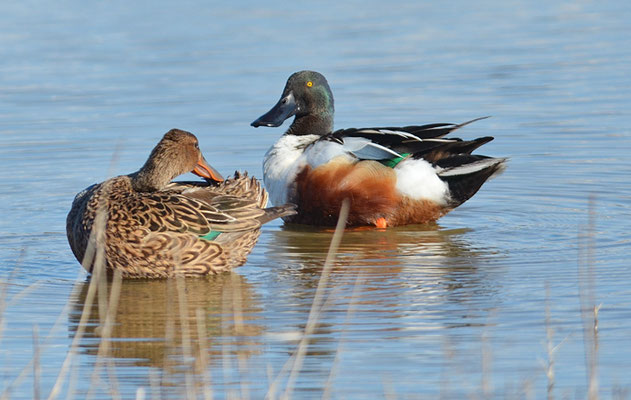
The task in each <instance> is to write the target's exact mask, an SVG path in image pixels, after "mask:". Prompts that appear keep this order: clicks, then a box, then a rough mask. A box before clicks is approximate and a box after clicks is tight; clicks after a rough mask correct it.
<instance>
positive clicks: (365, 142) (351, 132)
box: [326, 117, 492, 162]
mask: <svg viewBox="0 0 631 400" xmlns="http://www.w3.org/2000/svg"><path fill="white" fill-rule="evenodd" d="M482 118H487V117H482ZM482 118H477V119H474V120H471V121H467V122H464V123H462V124H447V123H438V124H428V125H418V126H417V125H412V126H404V127H382V128H363V129H356V128H351V129H341V130H338V131H335V132H333V133H332V134H330V135H328V136H327V137H326V138H327V140H332V141H336V142H338V143H340V144H342V145H343V146H344V148H345V149H346V150H347V151H348V152H350V153H352V154H353V155H355V156H356V157H357V158H359V159H362V160H389V159H394V158H397V157H403V156H408V155H413V156H414V157H415V158H426V159H427V160H428V161H431V162H434V161H435V160H438V159H440V158H441V157H440V156H441V155H443V154H463V153H464V154H470V153H471V151H473V150H474V149H476V148H477V147H479V146H481V145H482V144H484V143H486V142H488V141H490V140H492V138H490V137H485V138H480V139H476V140H474V141H463V140H462V139H459V138H443V136H445V135H447V134H448V133H450V132H453V131H454V130H456V129H458V128H461V127H463V126H465V125H467V124H470V123H472V122H475V121H478V120H480V119H482Z"/></svg>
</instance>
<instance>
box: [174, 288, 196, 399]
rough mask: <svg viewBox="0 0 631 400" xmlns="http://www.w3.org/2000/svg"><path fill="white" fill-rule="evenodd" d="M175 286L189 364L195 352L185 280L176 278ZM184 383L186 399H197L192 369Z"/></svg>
mask: <svg viewBox="0 0 631 400" xmlns="http://www.w3.org/2000/svg"><path fill="white" fill-rule="evenodd" d="M175 284H176V287H177V295H178V296H177V297H178V305H179V314H180V327H181V329H182V353H183V362H184V363H188V362H189V360H191V359H192V358H193V351H192V346H191V329H190V326H189V323H188V300H187V297H186V283H185V282H184V278H182V277H180V276H177V277H176V278H175ZM184 381H185V384H186V397H187V398H188V399H191V400H194V399H195V398H196V397H197V393H196V390H195V384H194V381H193V376H192V375H191V368H186V372H185V373H184Z"/></svg>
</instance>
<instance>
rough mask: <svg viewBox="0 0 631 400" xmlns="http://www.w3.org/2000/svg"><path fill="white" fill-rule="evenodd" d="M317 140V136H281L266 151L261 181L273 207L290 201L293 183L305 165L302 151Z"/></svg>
mask: <svg viewBox="0 0 631 400" xmlns="http://www.w3.org/2000/svg"><path fill="white" fill-rule="evenodd" d="M318 138H319V136H317V135H304V136H296V135H283V136H282V137H281V138H280V139H279V140H278V141H277V142H276V143H275V144H274V145H273V146H272V147H270V149H269V150H268V151H267V153H266V154H265V158H264V159H263V181H264V182H265V187H266V188H267V191H268V192H269V194H270V200H271V202H272V204H273V205H275V206H279V205H282V204H285V203H287V202H290V201H291V199H292V197H293V196H292V194H293V193H292V192H293V190H294V188H293V181H294V179H295V178H296V175H297V174H298V172H299V171H300V169H302V167H303V166H305V165H306V160H305V157H304V155H303V150H304V149H305V147H307V146H309V144H310V143H312V142H314V141H315V140H317V139H318Z"/></svg>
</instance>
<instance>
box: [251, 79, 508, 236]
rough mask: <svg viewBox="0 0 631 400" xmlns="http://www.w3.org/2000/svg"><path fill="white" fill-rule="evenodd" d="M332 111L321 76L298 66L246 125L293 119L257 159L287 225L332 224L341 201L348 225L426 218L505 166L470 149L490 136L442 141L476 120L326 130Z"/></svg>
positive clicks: (455, 202)
mask: <svg viewBox="0 0 631 400" xmlns="http://www.w3.org/2000/svg"><path fill="white" fill-rule="evenodd" d="M333 112H334V108H333V94H332V93H331V89H330V88H329V84H328V83H327V81H326V79H325V78H324V76H322V75H321V74H319V73H318V72H314V71H301V72H296V73H294V74H293V75H291V76H290V77H289V79H288V81H287V84H286V85H285V90H284V91H283V94H282V96H281V98H280V100H279V101H278V103H277V104H276V105H275V106H274V107H273V108H272V109H271V110H270V111H269V112H267V113H266V114H264V115H263V116H261V117H260V118H258V119H257V120H256V121H254V122H252V124H251V125H252V126H254V127H259V126H273V127H277V126H280V125H281V124H282V123H283V121H284V120H286V119H287V118H289V117H292V116H295V119H294V121H293V123H292V124H291V126H290V127H289V129H288V130H287V132H285V134H284V135H283V136H282V137H281V138H280V140H278V141H277V142H276V144H274V145H273V146H272V147H271V148H270V149H269V151H268V152H267V154H266V155H265V159H264V162H263V172H264V179H265V185H266V187H267V190H268V191H269V192H270V196H271V200H272V203H273V204H284V203H287V202H289V203H294V204H296V205H297V214H296V215H293V216H289V217H285V218H284V219H285V220H286V221H287V222H294V223H302V224H310V225H320V226H331V225H335V223H336V221H337V216H338V212H339V209H340V205H341V202H342V201H343V200H344V199H345V198H348V199H350V201H351V207H350V214H349V217H348V221H347V222H348V224H349V225H355V226H357V225H374V226H377V227H380V228H385V227H388V226H397V225H404V224H417V223H428V222H432V221H435V220H437V219H438V218H440V217H441V216H443V215H444V214H446V213H447V212H449V211H450V210H452V209H454V208H455V207H457V206H459V205H460V204H462V203H464V202H465V201H466V200H467V199H469V198H470V197H471V196H473V195H474V194H475V193H476V192H477V191H478V189H479V188H480V186H482V184H483V183H484V182H485V181H486V180H487V179H489V178H490V177H491V176H493V175H495V174H497V173H498V172H500V171H502V170H503V168H504V165H505V161H506V159H504V158H491V157H486V156H481V155H472V154H471V152H473V151H474V150H475V149H476V148H478V147H479V146H481V145H483V144H484V143H487V142H489V141H491V140H493V138H492V137H488V136H487V137H482V138H478V139H475V140H470V141H463V140H461V139H456V138H443V136H445V135H447V134H448V133H450V132H451V131H453V130H456V129H458V128H460V127H462V126H464V125H466V124H469V123H471V122H473V121H476V120H473V121H469V122H465V123H463V124H459V125H456V124H430V125H421V126H405V127H396V128H365V129H341V130H337V131H333ZM478 119H480V118H478Z"/></svg>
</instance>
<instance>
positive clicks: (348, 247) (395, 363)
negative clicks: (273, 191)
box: [0, 1, 631, 399]
mask: <svg viewBox="0 0 631 400" xmlns="http://www.w3.org/2000/svg"><path fill="white" fill-rule="evenodd" d="M0 21H2V23H1V24H0V52H1V54H2V59H1V60H2V61H0V104H1V105H2V106H1V107H0V124H1V127H2V128H1V129H0V168H1V169H2V171H3V173H2V174H0V179H1V186H0V215H2V218H1V219H0V279H1V282H2V286H1V289H2V290H1V291H0V312H1V314H0V317H1V320H0V322H1V323H0V327H1V328H2V330H1V331H0V390H1V391H2V392H3V394H4V395H7V396H8V397H9V398H15V399H21V398H25V399H27V398H33V397H34V396H35V395H36V394H37V393H38V392H37V390H38V389H39V395H40V396H41V397H47V396H48V395H49V394H50V393H51V391H52V390H53V386H54V384H55V382H56V380H57V378H58V375H59V373H60V371H61V370H62V369H63V368H62V366H63V365H64V360H66V357H67V356H68V355H69V354H70V355H71V354H73V352H71V351H70V348H71V346H72V342H73V339H74V338H75V337H77V336H76V335H77V332H78V331H82V330H83V329H85V333H84V334H83V335H82V336H80V338H79V337H77V338H78V339H77V341H76V345H77V351H76V356H75V357H73V358H72V359H71V362H69V363H68V364H65V365H66V366H68V367H69V368H68V370H67V372H68V373H67V375H65V380H64V383H63V385H61V387H60V395H59V396H60V397H61V398H66V397H72V396H74V397H75V398H84V397H86V396H87V395H88V394H89V395H90V396H92V397H93V398H110V397H115V396H117V395H120V396H121V397H123V398H133V397H134V396H136V395H137V394H139V393H140V395H142V393H143V391H144V395H145V398H183V397H185V396H186V395H187V394H188V395H189V397H194V396H195V395H197V396H198V397H202V395H203V394H204V393H205V394H207V395H210V394H212V396H213V397H214V398H227V397H233V398H263V397H264V396H265V394H268V395H270V397H272V398H276V397H279V396H280V395H281V394H282V393H285V391H286V389H287V387H288V386H292V385H291V384H288V381H292V380H293V382H294V385H293V397H294V398H320V397H331V398H375V397H389V398H436V397H438V396H441V397H443V398H462V397H473V398H477V397H508V398H521V397H526V398H542V397H544V396H546V395H547V394H548V393H551V394H553V395H555V397H557V398H587V386H588V378H587V376H588V371H589V370H590V368H589V367H588V366H589V363H588V362H587V361H586V360H588V359H590V357H589V356H586V352H587V353H588V354H589V349H590V345H592V344H593V343H594V341H593V340H591V341H590V340H589V337H588V339H587V340H586V339H585V336H584V325H583V319H582V318H581V312H580V310H581V307H580V305H581V298H582V299H583V302H584V304H585V305H587V306H590V305H600V306H601V308H600V310H599V313H598V334H597V341H596V343H597V345H598V347H597V363H596V365H597V376H598V388H599V393H600V395H601V397H603V398H628V397H629V393H630V391H631V378H629V372H628V371H629V370H630V368H631V362H630V361H629V360H631V339H630V338H631V289H630V286H629V276H630V274H629V272H630V271H631V264H630V263H629V261H628V258H627V257H628V254H629V252H630V250H631V246H630V243H631V235H630V234H629V222H630V221H631V182H630V180H629V176H630V174H631V162H630V161H629V152H630V151H631V139H630V137H631V131H630V128H629V127H630V126H631V111H630V110H631V101H630V100H629V93H631V79H630V78H629V64H630V63H631V25H629V21H631V4H630V3H629V2H626V1H611V2H582V1H581V2H575V1H562V2H543V1H534V2H515V1H508V2H501V3H500V2H490V1H488V2H482V3H480V2H476V3H470V2H462V1H456V2H451V3H440V2H434V3H422V2H417V3H415V4H403V3H401V4H399V3H397V2H394V3H393V2H386V3H383V2H369V3H366V2H356V1H354V2H346V3H339V2H336V3H332V2H324V3H322V2H321V3H295V2H294V3H289V4H286V3H279V2H276V3H274V2H272V3H269V2H268V3H265V4H263V3H259V2H247V3H240V4H235V5H234V6H227V5H221V4H206V3H202V2H194V1H184V2H177V3H167V2H157V3H156V2H152V3H140V4H136V3H129V2H122V1H113V2H102V3H94V4H92V3H86V2H79V1H67V2H63V3H62V4H56V5H54V6H53V5H52V4H48V3H46V2H42V1H25V2H19V3H18V2H4V3H2V5H0ZM306 68H308V69H314V70H318V71H320V72H322V73H324V74H325V76H327V78H328V80H329V83H330V85H331V87H332V89H333V92H334V94H335V96H336V112H337V113H336V125H337V126H338V127H340V128H341V127H353V126H355V127H361V126H375V125H383V126H387V125H399V124H400V125H407V124H414V123H428V122H461V121H465V120H468V119H472V118H475V117H478V116H483V115H492V116H493V118H491V119H487V120H483V121H479V122H477V123H475V124H473V125H470V126H467V127H466V128H464V129H463V130H462V131H460V132H459V136H461V137H464V138H468V139H471V138H474V137H478V136H485V135H492V136H495V138H496V139H495V141H493V142H491V143H489V144H487V145H485V146H484V147H483V148H482V149H481V153H483V154H487V155H492V156H507V157H510V162H509V167H508V169H507V171H506V172H505V173H504V174H503V175H502V176H500V177H499V178H497V179H495V180H493V181H491V182H489V183H487V184H486V185H485V186H484V187H483V188H482V190H481V191H480V192H479V193H478V194H477V195H476V196H475V197H474V198H473V199H472V200H471V201H469V202H467V203H466V204H465V205H463V206H462V207H460V208H459V209H457V210H456V211H454V212H452V213H451V214H449V215H447V216H446V217H444V218H442V219H441V220H440V221H439V223H438V224H437V225H431V226H410V227H402V228H397V229H388V230H386V231H375V230H354V231H347V232H346V233H345V235H344V237H343V240H342V244H341V247H340V249H339V252H338V256H337V259H336V261H335V264H334V266H333V269H332V271H331V275H330V278H329V281H328V284H327V286H326V288H325V290H324V295H325V302H324V306H323V311H322V313H321V314H320V315H319V318H318V320H317V324H316V326H315V332H314V334H313V335H312V336H311V337H310V338H309V342H308V347H307V351H306V355H305V357H304V362H303V364H302V367H301V368H298V371H299V374H298V375H297V376H294V377H292V378H288V376H289V372H288V371H289V370H290V369H291V365H290V364H289V363H288V360H290V359H291V356H292V354H294V352H295V351H296V349H297V347H298V344H299V342H300V338H301V332H303V331H304V329H305V325H306V323H307V320H308V316H309V311H310V309H311V305H312V303H313V300H314V296H315V290H316V287H317V285H318V281H319V278H320V274H321V271H322V267H323V265H324V260H325V258H326V253H327V249H328V247H329V244H330V241H331V237H332V233H331V231H326V230H325V231H323V230H314V229H309V228H304V227H298V226H282V225H281V224H280V223H278V222H275V223H271V224H269V225H268V226H266V227H265V228H264V230H263V233H262V235H261V238H260V241H259V243H258V245H257V247H256V248H255V250H254V252H253V253H252V255H251V256H250V258H249V260H248V263H247V264H246V265H245V266H243V267H241V268H239V269H237V270H235V271H234V272H233V273H230V274H226V275H222V276H218V277H214V278H210V279H207V280H187V281H185V282H183V283H180V286H179V287H178V285H177V284H176V282H166V281H139V282H123V284H122V287H121V288H120V300H119V306H118V308H117V310H116V312H115V321H116V324H115V325H114V327H113V329H112V333H111V336H112V340H111V341H107V340H105V341H102V340H101V339H100V338H101V335H102V334H103V329H104V325H103V324H102V322H101V319H100V317H99V312H100V311H101V312H103V310H104V308H103V307H101V309H100V311H99V302H98V301H97V302H96V303H95V305H93V306H92V307H86V308H87V312H86V313H85V314H84V319H85V321H84V322H85V323H84V324H82V323H80V320H81V315H82V310H83V308H84V307H85V305H86V299H87V298H88V296H87V293H88V284H89V280H88V279H87V277H86V275H85V273H83V272H82V271H81V268H80V266H79V264H78V263H77V262H76V261H75V260H74V258H73V256H72V253H71V252H70V250H69V248H68V245H67V243H66V238H65V215H66V213H67V211H68V208H69V206H70V203H71V201H72V198H73V196H74V194H75V193H76V192H78V191H79V190H81V189H82V188H84V187H86V186H88V185H90V184H92V183H94V182H96V181H100V180H103V179H105V178H107V177H109V176H112V175H115V174H120V173H127V172H131V171H134V170H135V169H137V168H138V167H139V166H140V165H141V164H142V163H143V162H144V160H145V158H146V157H147V155H148V153H149V151H150V149H151V148H152V147H153V145H154V144H155V142H156V141H157V140H158V139H159V138H160V137H161V135H162V134H163V133H164V132H166V131H167V130H168V129H170V128H172V127H179V128H182V129H186V130H190V131H192V132H194V133H196V134H197V135H198V137H199V138H200V141H201V147H202V150H203V151H204V153H205V154H206V158H207V159H208V160H209V161H210V162H211V164H213V165H214V166H215V167H216V168H218V169H219V170H220V171H222V172H223V173H224V174H226V175H227V174H229V173H230V171H232V170H234V169H245V170H249V171H251V172H252V173H253V174H254V175H256V176H258V177H260V174H261V168H260V164H261V159H262V156H263V154H264V152H265V151H266V149H267V148H268V147H269V146H270V145H271V144H272V143H273V142H274V141H275V140H276V139H277V138H278V137H279V136H280V135H281V133H282V132H283V128H278V129H268V128H259V129H256V130H255V129H253V128H251V127H249V125H248V124H249V123H250V122H251V121H252V120H254V119H255V118H256V117H258V116H259V115H260V114H262V113H263V112H265V111H267V110H268V109H269V108H270V107H271V106H272V105H273V104H274V103H275V102H276V100H277V99H278V96H279V95H280V93H281V90H282V87H283V85H284V83H285V80H286V78H287V76H289V74H290V73H292V72H294V71H297V70H301V69H306ZM189 178H190V177H189ZM590 210H591V211H590ZM579 275H580V276H582V277H583V279H579ZM101 293H105V292H104V291H102V292H101ZM581 294H582V297H581ZM590 296H593V299H592V298H590ZM103 299H105V300H106V298H102V300H103ZM101 304H103V303H101ZM546 304H547V305H548V308H549V317H548V318H547V323H546ZM549 334H552V336H551V337H549V336H547V335H549ZM34 343H35V344H34ZM103 344H106V345H108V346H110V349H109V351H108V352H106V353H105V354H106V356H104V357H103V356H98V352H99V346H100V345H101V346H103ZM548 344H550V345H551V346H557V347H556V349H555V351H554V353H553V360H554V364H553V371H554V377H553V378H552V379H550V380H549V379H548V378H547V377H546V368H547V367H546V366H547V365H548V361H549V359H550V356H549V354H550V353H549V352H548V350H547V346H548ZM101 351H103V347H101ZM34 360H35V361H36V362H35V364H36V365H37V366H38V368H35V370H34V368H33V364H32V363H33V361H34ZM95 371H96V372H95ZM294 378H295V380H294ZM209 382H211V383H209ZM290 383H291V382H290ZM549 383H553V384H554V386H553V387H552V388H551V389H548V384H549ZM139 391H140V392H139ZM187 391H188V392H187Z"/></svg>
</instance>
